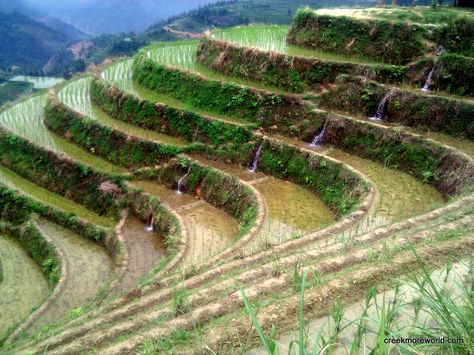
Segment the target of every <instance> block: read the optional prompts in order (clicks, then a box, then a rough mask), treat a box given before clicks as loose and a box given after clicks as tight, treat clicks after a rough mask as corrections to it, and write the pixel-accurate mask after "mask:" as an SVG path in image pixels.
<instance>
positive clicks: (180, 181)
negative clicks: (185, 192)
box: [177, 165, 191, 194]
mask: <svg viewBox="0 0 474 355" xmlns="http://www.w3.org/2000/svg"><path fill="white" fill-rule="evenodd" d="M190 172H191V165H190V166H189V168H188V171H187V172H186V174H184V175H183V176H182V177H181V178H180V179H179V180H178V189H177V193H178V194H181V193H182V189H181V188H182V186H183V183H184V180H186V178H187V177H188V176H189V173H190Z"/></svg>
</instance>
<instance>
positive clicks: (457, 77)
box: [434, 33, 474, 96]
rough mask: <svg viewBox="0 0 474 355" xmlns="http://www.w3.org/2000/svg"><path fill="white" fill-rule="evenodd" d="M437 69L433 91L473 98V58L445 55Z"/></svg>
mask: <svg viewBox="0 0 474 355" xmlns="http://www.w3.org/2000/svg"><path fill="white" fill-rule="evenodd" d="M473 36H474V33H473ZM473 51H474V49H473ZM473 53H474V52H473ZM437 67H438V68H439V70H438V72H437V73H436V76H435V86H434V87H435V89H437V90H444V91H446V92H449V93H452V94H456V95H460V96H474V58H467V57H463V56H460V55H457V54H449V53H446V54H444V55H443V56H442V57H441V59H440V60H439V62H438V64H437Z"/></svg>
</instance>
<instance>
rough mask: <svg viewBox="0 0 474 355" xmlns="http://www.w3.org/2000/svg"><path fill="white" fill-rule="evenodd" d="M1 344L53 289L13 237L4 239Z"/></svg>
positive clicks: (0, 242)
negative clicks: (8, 332) (14, 327)
mask: <svg viewBox="0 0 474 355" xmlns="http://www.w3.org/2000/svg"><path fill="white" fill-rule="evenodd" d="M0 264H1V268H2V273H3V276H2V277H3V279H2V281H1V282H0V340H1V339H2V338H3V337H4V336H6V335H7V334H6V332H7V330H8V329H9V328H11V327H13V326H16V325H17V324H19V323H20V322H21V321H23V320H24V319H26V318H27V317H28V315H29V314H30V313H31V312H32V311H33V309H36V308H38V307H39V306H40V305H41V304H42V303H43V302H44V301H45V300H46V298H47V297H48V295H49V293H50V289H49V287H48V283H47V281H46V279H45V278H44V276H43V274H42V272H41V270H40V268H39V266H38V265H37V264H36V263H35V262H34V261H33V259H31V258H30V257H29V256H28V254H27V253H26V252H25V251H24V250H23V248H22V247H21V246H20V245H19V244H18V243H16V242H15V240H14V238H13V237H10V236H6V235H3V234H1V235H0Z"/></svg>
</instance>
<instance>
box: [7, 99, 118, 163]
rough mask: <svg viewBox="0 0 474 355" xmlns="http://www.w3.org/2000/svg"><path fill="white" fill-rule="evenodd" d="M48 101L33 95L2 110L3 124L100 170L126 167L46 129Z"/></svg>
mask: <svg viewBox="0 0 474 355" xmlns="http://www.w3.org/2000/svg"><path fill="white" fill-rule="evenodd" d="M45 105H46V95H44V94H43V95H41V94H40V95H36V96H33V97H32V98H29V99H26V100H24V101H22V102H20V103H18V104H16V105H15V106H13V107H11V108H9V109H7V110H5V111H3V112H1V114H0V124H1V125H2V126H3V127H5V128H7V129H8V130H10V131H12V132H13V133H15V134H17V135H18V136H20V137H22V138H25V139H28V140H30V141H32V142H34V143H35V144H37V145H38V146H41V147H43V148H46V149H50V150H52V151H54V152H57V153H62V154H65V155H66V156H70V157H71V158H73V159H75V160H77V161H78V162H81V163H83V164H86V165H88V166H91V167H92V168H94V169H97V170H99V171H106V172H123V171H124V170H123V169H121V168H120V167H117V166H114V165H112V164H110V163H108V162H107V161H105V160H103V159H100V158H98V157H96V156H94V155H92V154H88V153H87V152H85V151H84V150H82V149H80V148H79V147H77V146H76V145H74V144H71V143H69V142H68V141H67V140H66V139H64V138H62V137H59V136H57V135H55V134H54V133H52V132H51V131H49V130H48V129H46V127H45V126H44V123H43V115H44V108H45Z"/></svg>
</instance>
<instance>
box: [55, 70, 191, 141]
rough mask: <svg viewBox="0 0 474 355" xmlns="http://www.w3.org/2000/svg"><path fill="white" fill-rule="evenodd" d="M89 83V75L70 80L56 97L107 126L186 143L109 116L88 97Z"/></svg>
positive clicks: (159, 139) (148, 137)
mask: <svg viewBox="0 0 474 355" xmlns="http://www.w3.org/2000/svg"><path fill="white" fill-rule="evenodd" d="M90 84H91V78H89V77H88V78H82V79H78V80H75V81H72V82H71V83H69V84H68V85H66V86H65V87H64V88H63V89H62V90H61V91H59V94H58V98H59V100H60V101H61V102H62V103H64V104H65V105H67V106H68V107H70V108H72V109H73V110H75V111H77V112H79V113H81V114H83V115H85V116H87V117H89V118H92V119H95V120H97V121H98V122H100V123H101V124H103V125H105V126H107V127H110V128H113V129H117V130H119V131H121V132H124V133H126V134H131V135H134V136H137V137H139V138H142V139H147V140H152V141H155V142H160V143H168V144H175V145H180V146H183V145H186V142H184V141H183V140H181V139H179V138H176V137H171V136H167V135H164V134H160V133H158V132H155V131H151V130H147V129H143V128H140V127H138V126H134V125H130V124H128V123H125V122H123V121H120V120H117V119H114V118H112V117H110V116H109V115H108V114H106V113H105V112H104V111H102V110H101V109H99V108H98V107H96V106H95V105H93V104H92V101H91V97H90Z"/></svg>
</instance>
